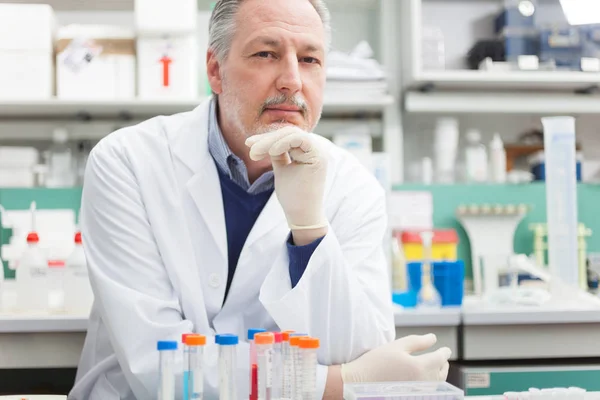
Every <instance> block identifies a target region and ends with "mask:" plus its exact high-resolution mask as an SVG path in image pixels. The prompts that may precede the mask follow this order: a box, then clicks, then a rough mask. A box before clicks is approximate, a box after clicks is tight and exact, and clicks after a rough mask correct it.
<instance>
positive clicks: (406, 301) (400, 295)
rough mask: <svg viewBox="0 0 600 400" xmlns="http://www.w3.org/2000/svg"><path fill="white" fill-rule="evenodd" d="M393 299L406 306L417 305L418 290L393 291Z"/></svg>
mask: <svg viewBox="0 0 600 400" xmlns="http://www.w3.org/2000/svg"><path fill="white" fill-rule="evenodd" d="M392 301H393V302H394V303H396V304H399V305H401V306H402V307H406V308H413V307H416V306H417V292H413V291H411V290H408V291H406V292H394V293H392Z"/></svg>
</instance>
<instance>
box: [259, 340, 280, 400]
mask: <svg viewBox="0 0 600 400" xmlns="http://www.w3.org/2000/svg"><path fill="white" fill-rule="evenodd" d="M254 344H255V346H256V364H257V366H258V400H271V399H272V398H273V381H274V379H273V345H274V344H275V337H274V336H273V334H272V333H271V332H262V333H257V334H256V335H255V336H254Z"/></svg>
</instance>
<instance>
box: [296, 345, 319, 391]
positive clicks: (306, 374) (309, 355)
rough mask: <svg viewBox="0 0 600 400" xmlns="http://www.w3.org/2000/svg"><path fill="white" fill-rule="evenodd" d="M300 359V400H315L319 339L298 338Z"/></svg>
mask: <svg viewBox="0 0 600 400" xmlns="http://www.w3.org/2000/svg"><path fill="white" fill-rule="evenodd" d="M299 347H300V355H301V356H300V359H301V361H302V397H301V398H302V400H317V349H318V348H319V339H316V338H311V337H303V338H300V341H299Z"/></svg>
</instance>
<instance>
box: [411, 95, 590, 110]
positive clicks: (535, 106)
mask: <svg viewBox="0 0 600 400" xmlns="http://www.w3.org/2000/svg"><path fill="white" fill-rule="evenodd" d="M404 108H405V110H406V111H407V112H410V113H430V114H444V113H447V114H467V113H468V114H472V113H481V114H527V115H538V114H539V115H548V114H598V113H600V96H596V95H576V94H561V93H516V92H513V93H489V92H488V93H483V92H458V91H457V92H430V93H421V92H408V93H406V96H405V99H404Z"/></svg>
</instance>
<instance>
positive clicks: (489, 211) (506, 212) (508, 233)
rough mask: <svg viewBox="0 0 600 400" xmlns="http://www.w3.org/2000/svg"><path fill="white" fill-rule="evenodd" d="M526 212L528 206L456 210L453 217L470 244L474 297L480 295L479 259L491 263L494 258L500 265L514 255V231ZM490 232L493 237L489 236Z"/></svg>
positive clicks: (460, 208)
mask: <svg viewBox="0 0 600 400" xmlns="http://www.w3.org/2000/svg"><path fill="white" fill-rule="evenodd" d="M527 212H528V207H527V206H526V205H524V204H520V205H516V204H495V205H492V204H481V205H478V204H473V205H469V206H467V205H461V206H460V207H458V210H457V218H458V220H459V221H460V223H461V224H462V226H463V228H464V229H465V231H466V232H467V235H468V237H469V242H470V244H471V263H472V265H473V284H474V289H475V294H477V295H481V294H483V287H484V282H483V274H482V263H481V259H482V258H486V260H492V258H493V257H494V256H495V257H497V258H498V259H499V260H500V261H501V262H502V260H506V257H508V256H510V255H512V254H513V253H514V249H513V242H514V235H515V231H516V229H517V226H518V225H519V223H520V222H521V220H522V219H523V218H524V217H525V215H526V214H527ZM490 232H494V234H493V235H490V234H489V233H490ZM488 265H489V262H488ZM488 275H489V274H488Z"/></svg>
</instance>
